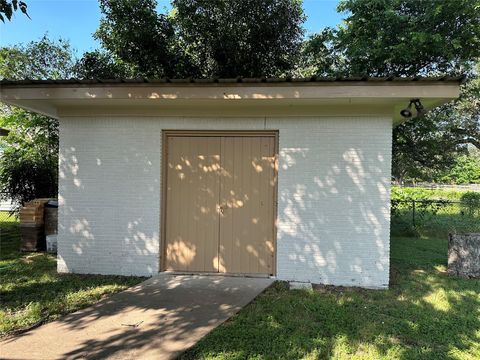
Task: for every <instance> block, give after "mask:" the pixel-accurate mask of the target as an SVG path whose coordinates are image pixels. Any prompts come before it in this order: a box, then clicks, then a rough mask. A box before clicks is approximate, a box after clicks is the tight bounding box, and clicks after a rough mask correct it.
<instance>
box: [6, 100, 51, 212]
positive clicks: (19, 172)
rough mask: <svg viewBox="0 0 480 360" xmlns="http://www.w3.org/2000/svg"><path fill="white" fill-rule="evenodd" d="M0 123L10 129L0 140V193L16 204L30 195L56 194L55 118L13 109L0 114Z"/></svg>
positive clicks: (39, 196) (30, 197)
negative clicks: (3, 114) (0, 152)
mask: <svg viewBox="0 0 480 360" xmlns="http://www.w3.org/2000/svg"><path fill="white" fill-rule="evenodd" d="M0 126H2V127H6V128H8V129H10V133H9V134H8V136H7V137H5V138H2V140H1V147H2V151H3V154H2V156H1V157H0V194H2V195H3V196H5V195H6V196H5V197H6V198H9V199H11V200H13V202H14V203H16V204H17V206H20V205H22V204H24V203H25V202H27V201H29V200H31V199H34V198H45V197H56V196H57V182H58V181H57V165H58V122H57V121H52V119H50V118H48V117H46V116H41V115H37V114H33V113H29V112H26V111H23V110H21V109H13V110H12V111H11V112H10V113H9V114H8V115H6V116H2V117H1V118H0ZM4 194H5V195H4Z"/></svg>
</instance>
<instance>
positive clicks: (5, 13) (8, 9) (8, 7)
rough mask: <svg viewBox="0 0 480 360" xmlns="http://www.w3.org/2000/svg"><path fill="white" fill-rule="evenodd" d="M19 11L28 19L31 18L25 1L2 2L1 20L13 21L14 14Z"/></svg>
mask: <svg viewBox="0 0 480 360" xmlns="http://www.w3.org/2000/svg"><path fill="white" fill-rule="evenodd" d="M17 10H20V11H21V12H22V13H23V14H25V15H26V16H27V17H28V18H30V16H29V15H28V13H27V3H26V2H25V1H18V0H11V1H9V0H0V20H1V21H2V22H5V18H7V20H12V16H13V13H14V12H15V11H17Z"/></svg>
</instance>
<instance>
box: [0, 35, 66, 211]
mask: <svg viewBox="0 0 480 360" xmlns="http://www.w3.org/2000/svg"><path fill="white" fill-rule="evenodd" d="M73 63H74V62H73V55H72V51H71V48H70V45H69V43H68V42H67V41H64V40H58V41H52V40H50V39H48V38H47V37H46V36H44V37H42V38H41V39H40V40H39V41H34V42H31V43H29V44H27V45H25V46H23V45H17V46H12V47H3V48H1V49H0V78H9V79H13V80H19V79H46V78H51V79H62V78H67V77H69V76H71V74H73V69H72V66H73ZM1 110H2V111H1V112H2V113H1V116H0V127H5V128H8V129H9V130H10V133H9V134H8V136H7V137H2V138H0V147H1V150H2V151H3V155H2V156H1V157H0V193H1V194H2V196H4V197H6V198H9V199H12V200H14V201H15V202H16V203H17V206H20V205H21V204H23V203H25V202H26V201H29V200H31V199H33V198H35V197H54V196H56V195H57V184H58V181H57V164H58V121H57V120H56V119H52V118H49V117H46V116H42V115H38V114H34V113H30V112H27V111H24V110H21V109H18V108H14V107H7V106H5V107H3V108H2V109H1Z"/></svg>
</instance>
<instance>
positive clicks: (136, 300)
mask: <svg viewBox="0 0 480 360" xmlns="http://www.w3.org/2000/svg"><path fill="white" fill-rule="evenodd" d="M272 281H273V280H271V279H265V278H243V277H224V276H193V275H181V276H180V275H178V276H175V275H170V274H160V275H158V276H155V277H153V278H151V279H149V280H147V281H145V282H143V283H141V284H140V285H137V286H135V287H132V288H130V289H128V290H126V291H124V292H121V293H119V294H116V295H113V296H111V297H109V298H107V299H105V300H102V301H101V302H99V303H97V304H95V305H94V306H91V307H88V308H86V309H83V310H80V311H78V312H76V313H73V314H70V315H67V316H65V317H64V318H62V319H60V320H58V321H54V322H52V323H49V324H46V325H43V326H40V327H38V328H37V329H34V330H32V331H29V332H26V333H24V334H21V335H18V336H16V337H14V338H9V339H6V340H4V341H2V342H1V343H0V358H2V359H84V358H88V359H106V358H107V359H171V358H175V357H176V356H178V355H179V354H180V353H181V352H182V351H184V350H185V349H187V348H189V347H191V346H193V345H194V344H195V343H196V342H197V341H198V340H200V339H201V338H202V337H203V336H205V335H206V334H207V333H208V332H210V331H211V330H212V329H214V328H215V327H217V326H218V325H220V324H221V323H223V322H224V321H225V320H227V319H228V318H230V317H231V316H232V315H234V314H235V313H236V312H237V311H239V310H240V309H241V308H242V307H243V306H245V305H247V304H248V303H249V302H250V301H252V300H253V299H254V298H255V297H256V296H257V295H258V294H260V293H261V292H262V291H263V290H264V289H265V288H267V287H268V286H269V285H270V284H271V283H272Z"/></svg>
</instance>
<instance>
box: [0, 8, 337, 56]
mask: <svg viewBox="0 0 480 360" xmlns="http://www.w3.org/2000/svg"><path fill="white" fill-rule="evenodd" d="M240 1H241V0H240ZM26 2H27V4H28V13H29V15H30V17H31V20H30V19H28V18H27V17H26V16H24V15H23V14H22V13H21V12H20V11H17V12H16V13H15V14H14V18H13V19H12V21H10V22H9V21H6V22H5V24H2V23H1V22H0V46H8V45H14V44H19V43H27V42H30V41H33V40H38V39H39V38H40V37H42V36H43V35H44V34H46V33H48V35H49V37H50V38H52V39H58V38H59V37H61V38H63V39H67V40H70V44H71V45H72V48H73V49H75V50H76V51H77V56H81V54H83V53H84V52H85V51H89V50H93V49H96V48H99V47H100V44H99V43H98V42H97V41H95V40H94V39H93V37H92V34H93V32H95V30H96V29H97V27H98V24H99V21H100V15H101V14H100V9H99V7H98V1H97V0H26ZM157 2H158V10H159V11H161V12H167V11H168V9H169V8H170V0H157ZM337 3H338V0H304V2H303V6H304V10H305V14H306V16H307V21H306V22H305V24H304V26H305V29H306V35H308V34H313V33H315V32H318V31H320V30H321V29H323V28H324V27H326V26H335V25H337V24H338V23H340V21H341V14H338V13H337V12H336V6H337Z"/></svg>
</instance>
